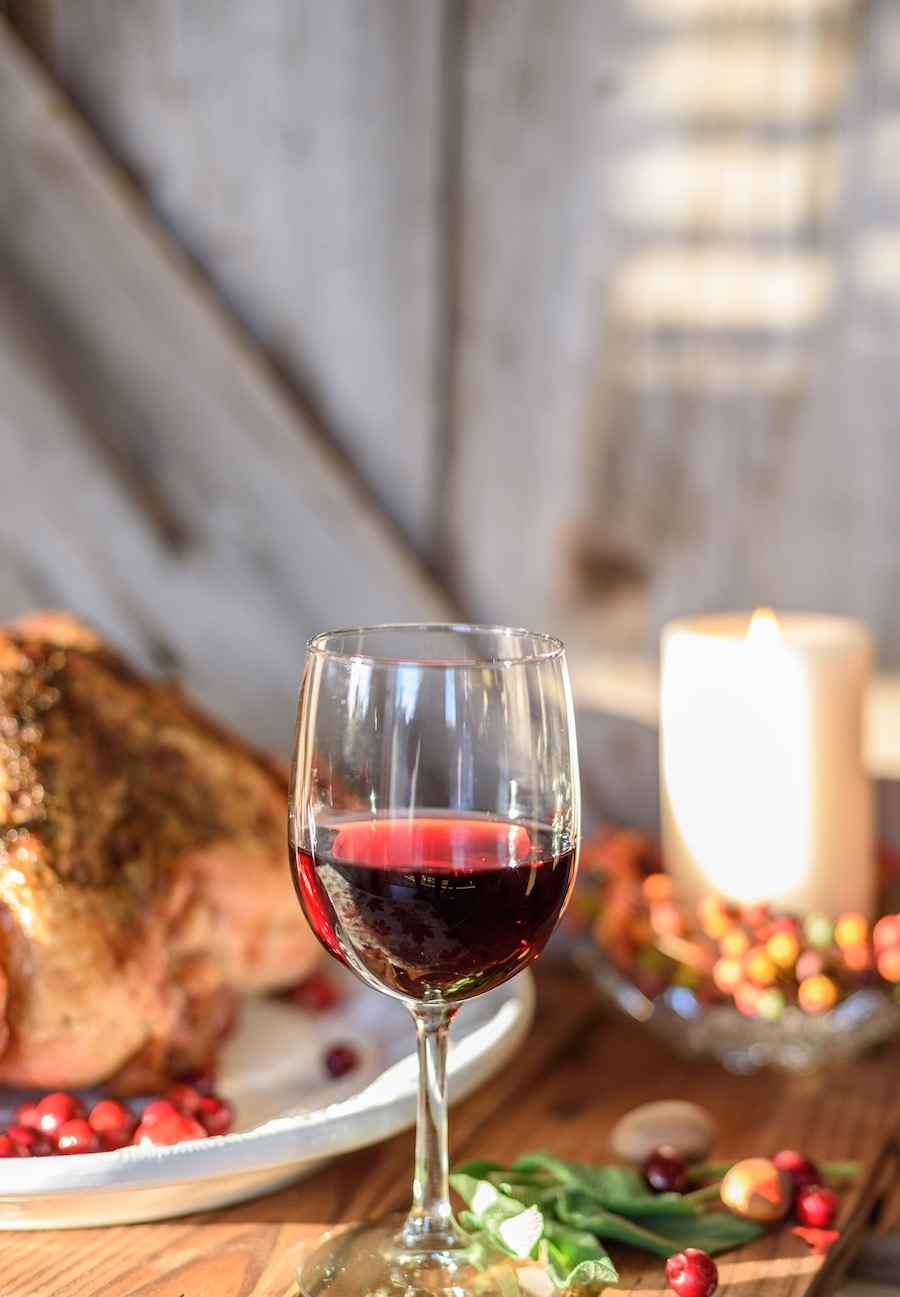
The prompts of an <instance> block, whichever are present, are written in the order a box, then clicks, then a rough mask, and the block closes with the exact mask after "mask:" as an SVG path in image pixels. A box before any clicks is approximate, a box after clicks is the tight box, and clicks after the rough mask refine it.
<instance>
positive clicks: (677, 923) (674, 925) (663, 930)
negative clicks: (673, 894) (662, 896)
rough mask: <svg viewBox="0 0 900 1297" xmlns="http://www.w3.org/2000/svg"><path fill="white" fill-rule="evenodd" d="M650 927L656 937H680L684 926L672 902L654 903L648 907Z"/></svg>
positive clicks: (677, 909) (679, 912) (678, 911)
mask: <svg viewBox="0 0 900 1297" xmlns="http://www.w3.org/2000/svg"><path fill="white" fill-rule="evenodd" d="M650 927H651V928H652V929H653V931H654V932H655V933H656V935H657V936H658V937H668V936H672V935H673V934H674V935H675V936H680V935H681V933H682V932H683V931H684V925H683V923H682V919H681V911H680V910H679V908H678V906H677V905H675V904H674V903H673V902H672V901H654V902H653V904H652V905H651V907H650Z"/></svg>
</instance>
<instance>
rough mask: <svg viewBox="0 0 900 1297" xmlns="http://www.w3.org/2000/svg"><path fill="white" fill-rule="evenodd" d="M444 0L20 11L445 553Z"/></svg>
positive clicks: (77, 0) (267, 337)
mask: <svg viewBox="0 0 900 1297" xmlns="http://www.w3.org/2000/svg"><path fill="white" fill-rule="evenodd" d="M444 11H445V0H380V3H378V4H371V3H369V0H329V3H327V4H322V3H320V2H319V0H253V3H252V4H249V5H248V4H246V3H245V0H162V2H161V0H129V3H128V4H126V5H122V4H120V3H119V2H118V0H63V2H62V3H58V2H57V0H47V2H46V3H45V2H44V0H42V2H41V3H40V4H38V5H32V4H31V3H26V4H24V5H18V6H15V12H16V14H17V16H18V18H19V20H20V22H21V24H22V26H23V28H24V30H25V31H26V32H27V33H28V34H29V35H30V37H31V38H32V39H33V41H34V42H35V44H36V46H37V47H38V49H39V50H40V53H41V56H42V58H43V59H44V60H45V61H46V62H47V64H48V66H50V67H51V68H52V70H53V73H54V75H55V76H56V77H57V79H58V80H59V81H60V82H61V84H62V85H63V86H64V87H65V88H66V89H67V91H69V92H70V93H71V95H72V97H73V100H74V102H75V103H76V105H77V106H78V108H79V109H80V110H81V111H82V112H83V113H84V114H85V115H86V117H87V119H88V120H89V121H90V122H91V123H92V124H93V125H94V126H95V128H96V129H97V130H98V131H99V133H100V135H101V138H103V140H104V141H105V143H106V144H107V145H108V146H109V147H110V148H111V149H112V151H113V152H114V154H115V156H116V157H117V158H118V159H119V160H120V161H121V162H122V163H123V164H124V165H125V167H126V168H127V169H128V170H129V171H130V172H131V174H133V175H134V176H135V177H136V178H137V179H138V181H139V183H140V185H141V187H142V188H143V190H144V191H145V192H146V195H147V197H148V200H149V202H150V203H151V205H152V206H153V207H154V209H155V210H156V211H157V213H158V214H159V215H160V216H161V218H162V219H163V220H164V222H165V223H166V224H167V226H168V227H169V229H170V230H172V231H173V232H174V234H175V235H176V237H177V239H178V240H179V241H180V242H181V243H182V244H183V245H184V246H185V247H186V248H187V249H188V250H189V252H190V253H191V255H192V256H193V257H194V258H196V260H197V263H198V264H199V265H200V266H201V267H202V268H203V270H204V273H205V274H207V275H208V276H209V277H210V279H211V281H212V282H213V283H214V284H215V285H216V287H217V289H218V290H219V291H220V292H221V293H222V295H223V297H224V298H225V299H226V301H227V302H228V304H229V305H230V307H231V308H232V309H233V310H234V311H235V312H236V313H237V315H238V316H239V318H240V319H241V320H242V321H243V322H244V323H245V325H246V326H247V327H248V328H249V329H250V330H251V331H252V332H253V334H254V335H255V336H256V338H257V339H258V340H259V341H260V342H261V343H262V345H263V346H264V348H265V349H266V351H267V352H268V354H269V356H270V357H271V358H272V359H273V360H274V361H275V362H276V363H277V364H278V365H279V366H280V367H281V368H282V370H283V371H284V373H285V374H286V375H287V376H288V377H289V378H290V380H291V382H292V383H293V384H294V386H295V388H296V389H297V390H298V391H299V392H300V393H301V394H302V395H303V397H304V398H305V399H306V400H307V401H308V403H309V405H310V408H311V409H312V410H313V411H315V413H316V414H317V415H318V416H319V418H320V420H321V422H322V423H323V425H324V426H325V427H326V428H327V429H328V430H329V432H330V434H331V436H333V437H334V439H335V441H336V443H337V444H338V445H340V446H341V447H342V448H343V449H344V451H345V452H346V453H347V455H348V457H349V459H350V461H351V462H352V464H353V465H354V466H355V469H356V470H357V471H358V472H359V473H360V474H361V476H362V478H363V479H364V480H365V481H366V482H367V483H368V485H369V487H370V488H371V490H372V491H373V493H374V495H375V496H376V497H377V498H378V499H379V500H380V501H381V503H382V504H383V505H384V507H385V508H386V509H387V511H388V512H389V513H390V515H391V516H392V517H393V519H394V521H395V523H396V525H397V526H398V527H399V528H400V529H402V530H403V531H404V532H405V533H406V534H407V535H408V536H409V537H410V538H411V539H412V541H413V543H414V545H415V547H416V548H417V549H418V551H419V552H420V553H422V554H424V555H427V556H430V557H434V555H435V551H436V546H437V540H438V535H437V528H436V517H437V510H436V503H437V499H436V497H437V493H438V486H439V483H438V471H439V462H440V437H439V427H440V411H439V409H438V404H437V396H438V387H439V383H440V382H441V374H440V370H441V365H442V328H443V307H442V291H443V268H442V246H443V245H442V214H441V212H442V208H441V198H442V196H443V188H442V185H443V176H442V152H441V137H442V131H443V126H444V123H443V96H444V91H443V70H442V51H443V43H444V22H445V16H444Z"/></svg>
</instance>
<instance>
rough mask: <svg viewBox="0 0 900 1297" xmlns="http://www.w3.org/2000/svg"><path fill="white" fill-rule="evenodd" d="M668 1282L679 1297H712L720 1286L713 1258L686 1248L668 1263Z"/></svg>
mask: <svg viewBox="0 0 900 1297" xmlns="http://www.w3.org/2000/svg"><path fill="white" fill-rule="evenodd" d="M666 1281H667V1283H668V1285H669V1287H670V1288H671V1289H672V1291H673V1292H676V1293H677V1294H678V1297H711V1294H712V1293H714V1292H715V1291H716V1289H717V1288H718V1286H719V1271H718V1268H717V1266H716V1263H715V1261H714V1260H713V1259H712V1257H711V1256H707V1254H706V1253H705V1252H701V1251H700V1249H699V1248H698V1247H686V1248H685V1249H684V1251H683V1252H675V1253H674V1254H673V1255H672V1256H670V1257H669V1259H668V1261H667V1262H666Z"/></svg>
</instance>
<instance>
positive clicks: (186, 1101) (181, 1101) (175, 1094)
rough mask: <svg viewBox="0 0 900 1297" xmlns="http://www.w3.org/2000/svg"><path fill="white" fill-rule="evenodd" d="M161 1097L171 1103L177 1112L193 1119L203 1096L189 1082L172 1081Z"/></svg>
mask: <svg viewBox="0 0 900 1297" xmlns="http://www.w3.org/2000/svg"><path fill="white" fill-rule="evenodd" d="M163 1097H164V1098H165V1099H168V1100H169V1102H170V1103H173V1104H174V1105H175V1107H176V1108H177V1109H178V1110H179V1112H186V1113H188V1114H189V1115H190V1116H191V1117H193V1116H195V1115H196V1112H197V1109H198V1107H199V1106H200V1100H201V1099H202V1098H203V1095H202V1094H201V1093H200V1091H199V1090H198V1089H197V1087H196V1086H195V1085H191V1083H190V1082H189V1081H173V1082H172V1084H171V1085H170V1086H169V1087H168V1088H167V1089H166V1093H165V1095H164V1096H163Z"/></svg>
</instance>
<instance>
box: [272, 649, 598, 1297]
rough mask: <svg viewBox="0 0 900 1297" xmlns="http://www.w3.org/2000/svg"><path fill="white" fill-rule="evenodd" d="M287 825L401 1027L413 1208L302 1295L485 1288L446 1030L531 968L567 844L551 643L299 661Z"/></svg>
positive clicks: (561, 684)
mask: <svg viewBox="0 0 900 1297" xmlns="http://www.w3.org/2000/svg"><path fill="white" fill-rule="evenodd" d="M307 650H308V651H307V658H306V664H305V668H304V673H303V682H302V685H301V689H300V701H299V707H298V712H297V724H296V729H295V735H294V749H293V761H292V771H291V792H290V810H289V833H290V845H291V862H292V868H293V873H294V882H295V886H296V890H297V893H298V896H299V898H300V902H301V904H302V906H303V909H304V911H305V913H306V916H307V918H308V919H309V922H310V924H311V925H312V927H313V930H314V931H315V933H316V935H317V936H318V938H319V940H320V941H321V943H322V945H323V946H324V947H325V949H326V950H327V951H328V952H329V954H331V955H333V956H334V958H335V959H337V960H339V961H340V962H341V963H342V964H344V965H346V966H347V967H348V968H350V969H351V970H352V971H353V972H354V973H356V974H357V975H358V976H359V977H360V978H362V980H363V981H364V982H366V983H368V985H369V986H372V987H374V988H375V989H376V990H378V991H381V992H385V993H386V994H388V995H391V996H394V997H396V998H397V999H399V1000H400V1001H401V1002H402V1003H403V1004H405V1005H406V1007H407V1008H408V1009H409V1011H410V1013H411V1014H412V1017H413V1020H414V1022H415V1029H416V1037H417V1043H418V1048H417V1055H418V1064H419V1086H418V1107H417V1124H416V1152H415V1172H414V1177H413V1192H412V1206H411V1208H410V1211H409V1215H408V1216H407V1217H406V1219H405V1220H404V1221H402V1222H400V1223H399V1224H397V1223H395V1222H391V1221H380V1222H378V1221H376V1222H365V1223H363V1224H362V1225H358V1226H353V1227H351V1228H350V1229H345V1230H342V1231H338V1232H336V1233H335V1234H333V1235H326V1236H325V1238H324V1240H323V1241H321V1242H320V1244H319V1245H318V1247H317V1248H316V1250H315V1251H314V1252H313V1254H312V1256H311V1257H310V1258H309V1260H308V1261H307V1262H306V1263H305V1264H304V1265H302V1266H301V1269H300V1272H299V1274H298V1280H299V1282H300V1286H301V1288H302V1289H303V1290H304V1291H305V1292H306V1293H307V1294H309V1295H310V1297H322V1295H325V1294H327V1297H341V1295H342V1294H343V1295H345V1297H350V1294H353V1297H361V1295H362V1294H380V1295H384V1297H397V1295H398V1294H404V1297H412V1295H414V1294H416V1295H418V1294H452V1295H453V1297H460V1295H462V1294H468V1293H472V1292H477V1293H479V1294H483V1293H485V1292H490V1291H491V1285H490V1280H489V1279H486V1278H485V1274H484V1273H483V1270H484V1267H483V1266H482V1267H479V1264H478V1262H477V1261H476V1259H475V1255H474V1251H472V1250H470V1248H469V1245H468V1242H467V1240H466V1237H465V1235H464V1233H463V1232H462V1230H461V1229H460V1227H459V1226H458V1225H457V1223H456V1221H455V1220H454V1218H453V1214H452V1211H451V1207H450V1201H449V1188H448V1161H447V1115H446V1106H447V1079H446V1078H447V1047H448V1030H449V1027H450V1022H451V1019H452V1018H453V1017H454V1015H455V1013H456V1012H457V1010H458V1008H459V1006H460V1004H461V1003H462V1002H463V1001H464V1000H467V999H469V998H470V997H471V996H474V995H479V994H481V993H482V992H484V991H488V990H490V989H491V988H492V987H495V986H499V985H500V984H501V983H502V982H505V981H506V980H507V979H508V978H510V977H512V976H513V975H514V974H516V973H518V972H519V971H520V970H521V969H523V968H524V967H525V966H526V965H527V964H529V963H530V962H531V961H532V960H533V959H534V958H535V956H536V955H537V954H538V953H539V952H540V951H541V949H542V948H543V947H544V945H545V944H546V942H547V940H548V939H549V937H550V936H551V934H552V932H553V931H554V929H555V928H556V926H557V924H558V922H559V919H560V917H561V915H562V912H563V909H564V907H565V905H566V902H567V900H568V897H569V894H570V892H571V889H572V884H573V881H574V876H575V866H576V857H577V852H578V844H579V830H580V819H579V806H580V798H579V784H578V767H577V756H576V747H575V730H574V721H573V713H572V701H571V694H570V689H569V680H568V673H567V669H566V663H565V654H564V650H563V646H562V644H561V643H560V642H559V640H557V639H553V638H551V637H550V636H547V635H540V634H535V633H532V632H530V631H523V630H511V629H504V628H499V627H496V628H495V627H485V626H466V625H422V626H415V625H396V626H372V627H363V628H359V629H354V630H341V631H334V632H331V633H327V634H323V635H318V636H316V637H315V638H314V639H312V640H310V642H309V644H308V646H307Z"/></svg>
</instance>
